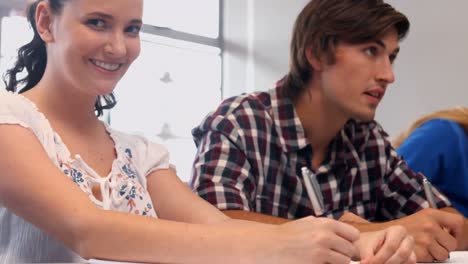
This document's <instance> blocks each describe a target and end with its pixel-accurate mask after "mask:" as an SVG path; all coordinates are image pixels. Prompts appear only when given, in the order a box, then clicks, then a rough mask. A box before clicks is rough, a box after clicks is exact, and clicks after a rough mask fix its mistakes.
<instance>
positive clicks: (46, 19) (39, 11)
mask: <svg viewBox="0 0 468 264" xmlns="http://www.w3.org/2000/svg"><path fill="white" fill-rule="evenodd" d="M35 19H36V28H37V32H38V33H39V36H41V38H42V40H44V42H46V43H48V42H53V41H54V36H53V34H52V21H53V14H52V12H51V10H50V6H49V4H48V3H47V1H41V2H40V3H39V4H38V5H37V8H36V18H35Z"/></svg>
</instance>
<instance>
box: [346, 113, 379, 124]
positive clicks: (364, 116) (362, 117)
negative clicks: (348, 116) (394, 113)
mask: <svg viewBox="0 0 468 264" xmlns="http://www.w3.org/2000/svg"><path fill="white" fill-rule="evenodd" d="M352 118H353V119H356V120H359V121H362V122H370V121H373V120H374V118H375V112H373V111H372V112H367V113H356V114H355V115H354V116H353V117H352Z"/></svg>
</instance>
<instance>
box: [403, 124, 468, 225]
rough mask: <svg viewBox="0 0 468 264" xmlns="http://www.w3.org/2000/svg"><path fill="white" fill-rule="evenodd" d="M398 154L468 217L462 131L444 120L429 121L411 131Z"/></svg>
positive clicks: (467, 142) (467, 146) (466, 139)
mask: <svg viewBox="0 0 468 264" xmlns="http://www.w3.org/2000/svg"><path fill="white" fill-rule="evenodd" d="M397 152H398V154H400V155H402V156H403V158H404V159H405V160H406V162H407V163H408V166H409V167H410V168H411V169H413V170H414V171H416V172H421V173H423V174H424V175H425V176H426V177H427V178H428V179H429V180H430V181H431V182H432V184H434V185H435V186H437V188H438V189H439V190H440V191H442V192H443V193H444V194H445V195H446V196H447V197H448V198H449V199H450V201H451V202H452V204H453V206H454V207H455V208H456V209H457V210H458V211H460V212H461V213H462V214H463V215H464V216H465V217H468V136H467V134H466V133H465V130H464V129H463V127H461V126H460V125H459V124H458V123H456V122H453V121H450V120H446V119H433V120H430V121H428V122H426V123H424V124H423V125H422V126H420V127H419V128H417V129H416V130H414V131H413V133H411V135H410V136H409V137H408V138H407V139H406V140H405V141H404V142H403V143H402V144H401V146H400V147H399V148H398V149H397Z"/></svg>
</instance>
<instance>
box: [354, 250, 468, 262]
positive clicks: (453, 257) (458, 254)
mask: <svg viewBox="0 0 468 264" xmlns="http://www.w3.org/2000/svg"><path fill="white" fill-rule="evenodd" d="M358 263H359V261H351V263H350V264H358ZM418 263H428V262H418ZM430 263H431V264H434V263H432V262H430ZM438 263H454V264H467V263H468V251H454V252H451V253H450V259H448V260H447V261H444V262H438Z"/></svg>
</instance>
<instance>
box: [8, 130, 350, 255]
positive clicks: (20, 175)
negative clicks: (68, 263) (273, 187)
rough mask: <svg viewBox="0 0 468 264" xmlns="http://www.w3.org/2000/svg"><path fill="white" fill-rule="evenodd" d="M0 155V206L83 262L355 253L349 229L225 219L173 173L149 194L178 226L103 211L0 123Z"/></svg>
mask: <svg viewBox="0 0 468 264" xmlns="http://www.w3.org/2000/svg"><path fill="white" fill-rule="evenodd" d="M0 152H1V153H2V159H0V171H1V172H2V173H0V182H1V184H0V204H3V205H4V206H5V207H6V208H8V209H9V210H11V211H12V212H13V213H15V214H17V215H18V216H20V217H22V218H23V219H25V220H26V221H29V222H30V223H32V224H33V225H35V226H37V227H38V228H39V229H41V230H43V231H45V232H46V233H48V234H50V235H51V236H53V237H55V238H57V239H58V240H59V241H62V242H63V243H64V244H65V245H67V246H68V247H70V248H71V249H72V250H74V251H76V252H77V253H78V254H79V255H81V256H82V257H84V258H99V259H112V260H120V261H134V262H151V263H155V262H161V263H236V264H237V263H271V262H272V261H275V262H277V263H309V262H310V260H311V259H314V260H317V263H324V262H326V261H330V260H332V263H341V262H343V263H344V262H346V261H348V262H349V259H350V257H351V256H353V255H355V254H356V253H355V252H356V248H355V246H354V245H353V244H352V243H353V242H354V241H355V240H356V239H357V238H358V231H357V230H356V229H354V228H352V227H351V226H349V225H346V224H344V223H339V222H337V221H334V220H330V219H318V218H314V217H308V218H304V219H301V220H298V221H294V222H291V223H288V224H285V225H281V226H272V225H263V224H259V223H257V224H252V223H250V224H247V223H246V222H240V221H234V220H233V221H230V220H229V221H227V219H228V218H227V217H226V216H224V215H223V214H222V213H220V212H218V211H216V209H214V208H211V207H210V206H209V205H208V204H207V203H205V202H202V201H200V200H199V199H198V198H196V197H195V196H192V194H191V193H189V192H187V190H186V189H185V187H184V188H183V187H182V186H181V183H180V182H179V183H177V181H176V180H175V179H174V177H175V175H173V173H172V172H170V171H161V172H159V173H155V174H154V175H151V176H150V178H154V179H149V180H150V182H149V188H150V189H151V192H152V193H153V195H154V191H153V190H155V191H157V192H161V193H160V194H156V195H155V197H154V198H153V199H154V200H155V203H156V204H155V207H156V209H157V210H158V211H159V213H160V215H161V217H164V218H167V219H171V220H177V221H168V220H163V219H155V218H150V217H143V216H138V215H132V214H127V213H120V212H114V211H105V210H100V209H98V208H96V206H95V205H94V204H93V203H92V202H91V201H90V200H89V198H88V197H87V195H86V194H85V193H84V192H82V191H81V190H80V189H79V188H78V187H77V186H76V185H75V184H74V183H73V182H72V181H71V180H70V179H68V178H67V177H66V176H65V175H64V174H63V173H62V172H61V171H60V170H59V169H58V168H57V167H56V166H55V165H54V164H53V163H52V162H51V161H50V159H49V158H48V156H47V154H46V153H45V151H44V149H43V147H42V146H41V145H40V143H39V141H38V140H37V138H36V137H35V136H34V135H33V133H32V132H31V131H29V130H28V129H26V128H23V127H20V126H18V125H0ZM164 176H167V179H166V178H164ZM158 184H160V185H161V186H157V185H158ZM172 184H175V186H172ZM171 192H172V193H171ZM176 192H177V194H176ZM179 192H180V193H179ZM178 195H180V197H177V196H178ZM156 198H157V199H156ZM192 206H193V208H192ZM183 208H185V209H183ZM187 208H189V209H187ZM178 221H189V222H193V223H182V222H178ZM195 223H198V224H195ZM208 223H210V224H211V225H206V224H208ZM217 223H218V224H217ZM340 261H341V262H340Z"/></svg>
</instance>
